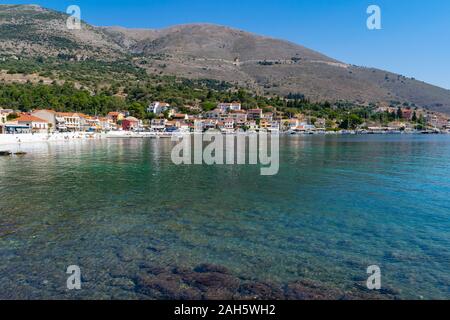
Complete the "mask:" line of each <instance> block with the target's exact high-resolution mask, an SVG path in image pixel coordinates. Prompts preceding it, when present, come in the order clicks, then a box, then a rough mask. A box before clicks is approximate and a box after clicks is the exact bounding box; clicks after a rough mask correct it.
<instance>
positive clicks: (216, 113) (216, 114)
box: [203, 109, 225, 120]
mask: <svg viewBox="0 0 450 320" xmlns="http://www.w3.org/2000/svg"><path fill="white" fill-rule="evenodd" d="M223 114H225V112H224V111H222V110H221V109H214V110H211V111H207V112H205V113H204V115H203V116H204V118H205V119H214V120H218V119H219V118H220V117H221V116H222V115H223Z"/></svg>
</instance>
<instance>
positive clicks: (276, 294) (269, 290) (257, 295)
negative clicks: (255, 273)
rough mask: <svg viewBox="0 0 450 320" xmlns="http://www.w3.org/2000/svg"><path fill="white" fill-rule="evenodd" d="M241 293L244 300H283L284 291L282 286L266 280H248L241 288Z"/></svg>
mask: <svg viewBox="0 0 450 320" xmlns="http://www.w3.org/2000/svg"><path fill="white" fill-rule="evenodd" d="M239 294H240V296H241V298H242V299H244V300H282V299H285V295H284V292H283V290H282V288H281V287H280V286H277V285H275V284H271V283H265V282H256V281H253V282H248V283H244V284H242V285H241V286H240V288H239Z"/></svg>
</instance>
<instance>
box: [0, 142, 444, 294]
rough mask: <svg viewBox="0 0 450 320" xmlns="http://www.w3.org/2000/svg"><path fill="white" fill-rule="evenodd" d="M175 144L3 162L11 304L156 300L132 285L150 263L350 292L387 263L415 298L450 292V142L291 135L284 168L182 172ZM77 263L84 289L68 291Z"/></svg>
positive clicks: (388, 277)
mask: <svg viewBox="0 0 450 320" xmlns="http://www.w3.org/2000/svg"><path fill="white" fill-rule="evenodd" d="M5 148H6V149H10V150H12V151H14V150H17V149H18V147H9V148H7V147H1V148H0V149H2V150H3V149H5ZM171 148H172V143H171V142H170V141H168V140H164V139H160V140H102V141H88V142H64V143H52V144H38V145H22V146H21V147H20V150H23V151H27V152H28V154H27V155H26V156H24V157H0V298H17V297H21V298H105V299H107V298H117V299H119V298H125V299H136V298H142V297H141V296H139V294H138V293H135V292H134V291H133V290H132V287H133V284H132V283H131V280H129V279H132V277H133V275H134V274H135V273H137V272H139V264H140V263H142V262H143V261H145V262H146V263H152V264H155V265H159V266H186V267H193V266H196V265H198V264H199V263H203V262H205V263H206V262H207V263H213V264H218V265H222V266H226V267H227V268H229V269H230V270H231V271H232V272H233V273H234V274H236V275H238V276H240V277H243V278H247V279H257V280H261V281H273V282H279V283H286V282H289V281H295V280H298V279H311V280H313V281H317V282H319V283H321V284H323V285H325V286H329V287H333V288H339V289H342V290H346V289H348V288H352V287H354V286H355V284H357V283H359V284H364V283H365V279H366V278H367V275H366V269H367V267H368V266H369V265H373V264H376V265H379V266H380V267H381V270H382V285H383V287H386V288H389V289H392V290H394V291H395V292H396V293H397V294H398V296H399V297H401V298H425V299H431V298H439V299H444V298H446V299H450V287H449V286H450V136H361V137H357V136H355V137H353V136H352V137H285V138H282V140H281V142H280V171H279V174H278V175H276V176H260V174H259V172H260V171H259V170H260V167H259V166H175V165H173V164H172V162H171V160H170V152H171ZM69 265H79V266H80V267H81V269H82V273H83V281H84V285H83V289H82V290H80V291H77V292H74V291H70V292H69V291H67V290H66V278H67V275H66V274H65V271H66V268H67V266H69ZM117 274H119V275H122V277H121V278H120V279H121V281H120V283H118V280H117V279H118V278H117V277H116V275H117ZM127 279H128V280H127ZM127 286H129V288H128V289H127Z"/></svg>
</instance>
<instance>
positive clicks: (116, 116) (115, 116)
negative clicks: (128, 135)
mask: <svg viewBox="0 0 450 320" xmlns="http://www.w3.org/2000/svg"><path fill="white" fill-rule="evenodd" d="M106 117H107V118H108V119H110V120H111V121H112V122H113V123H117V122H119V121H122V120H123V119H125V115H124V114H123V113H122V112H118V111H113V112H110V113H108V115H107V116H106Z"/></svg>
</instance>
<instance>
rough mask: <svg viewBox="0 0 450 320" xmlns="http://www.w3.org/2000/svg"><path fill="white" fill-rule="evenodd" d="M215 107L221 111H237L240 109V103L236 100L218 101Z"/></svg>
mask: <svg viewBox="0 0 450 320" xmlns="http://www.w3.org/2000/svg"><path fill="white" fill-rule="evenodd" d="M217 109H220V110H221V111H222V112H229V111H237V110H241V104H240V103H238V102H232V103H219V104H218V105H217Z"/></svg>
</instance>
